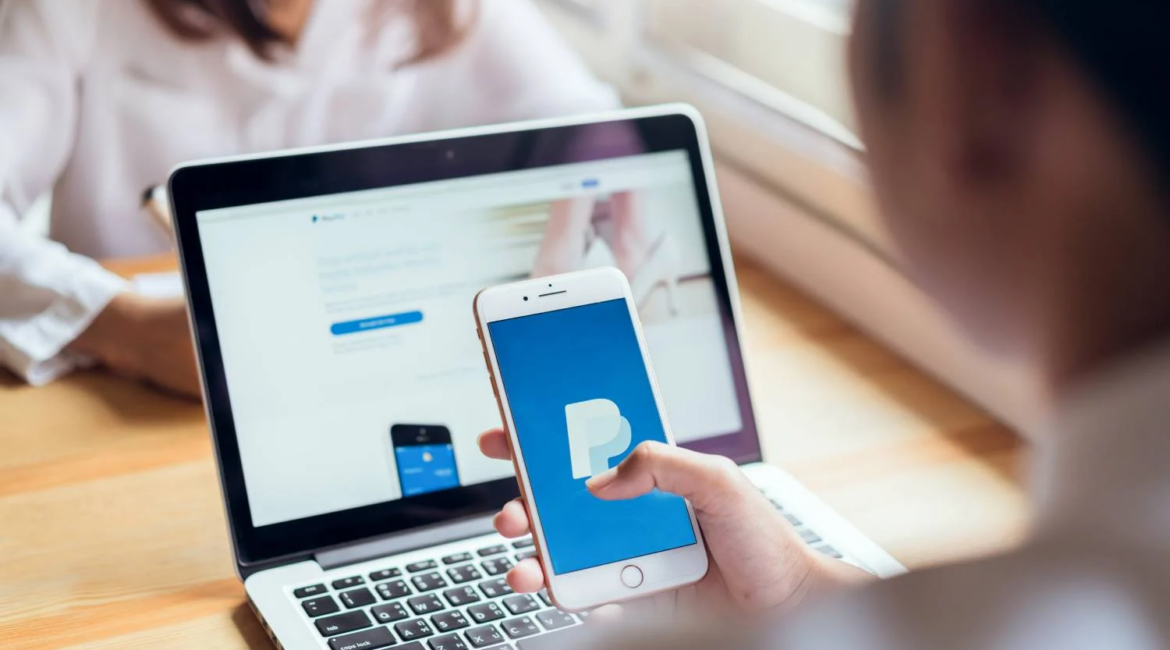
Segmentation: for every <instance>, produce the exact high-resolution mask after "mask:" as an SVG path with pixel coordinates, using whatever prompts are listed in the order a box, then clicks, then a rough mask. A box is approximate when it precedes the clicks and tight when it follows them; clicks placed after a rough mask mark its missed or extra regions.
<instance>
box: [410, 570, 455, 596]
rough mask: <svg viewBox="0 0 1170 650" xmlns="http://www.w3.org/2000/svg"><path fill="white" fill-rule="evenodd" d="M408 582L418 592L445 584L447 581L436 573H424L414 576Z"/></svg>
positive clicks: (444, 585)
mask: <svg viewBox="0 0 1170 650" xmlns="http://www.w3.org/2000/svg"><path fill="white" fill-rule="evenodd" d="M410 582H411V584H413V585H414V588H415V589H417V590H418V591H420V592H422V591H431V590H432V589H438V588H440V587H446V586H447V581H446V580H444V579H443V576H441V575H439V574H438V573H424V574H422V575H421V576H414V577H413V578H411V579H410Z"/></svg>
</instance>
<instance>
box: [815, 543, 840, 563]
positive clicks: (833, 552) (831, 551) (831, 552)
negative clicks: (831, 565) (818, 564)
mask: <svg viewBox="0 0 1170 650" xmlns="http://www.w3.org/2000/svg"><path fill="white" fill-rule="evenodd" d="M816 550H818V551H820V552H821V553H824V554H825V555H828V556H829V557H832V558H837V559H838V560H840V559H841V558H843V557H845V556H844V555H841V551H838V550H837V549H835V548H833V547H832V546H829V545H828V544H825V545H824V546H818V547H816Z"/></svg>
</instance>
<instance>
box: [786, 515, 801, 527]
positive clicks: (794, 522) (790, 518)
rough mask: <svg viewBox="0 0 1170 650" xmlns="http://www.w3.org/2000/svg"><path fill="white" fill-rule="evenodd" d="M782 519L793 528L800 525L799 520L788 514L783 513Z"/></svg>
mask: <svg viewBox="0 0 1170 650" xmlns="http://www.w3.org/2000/svg"><path fill="white" fill-rule="evenodd" d="M784 518H785V519H787V520H788V523H790V524H792V525H793V526H800V525H802V524H801V522H800V520H799V519H797V518H796V517H794V516H792V515H790V514H788V513H784Z"/></svg>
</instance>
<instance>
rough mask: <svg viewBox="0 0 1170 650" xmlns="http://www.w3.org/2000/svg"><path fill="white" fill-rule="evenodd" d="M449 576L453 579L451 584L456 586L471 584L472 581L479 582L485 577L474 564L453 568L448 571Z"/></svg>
mask: <svg viewBox="0 0 1170 650" xmlns="http://www.w3.org/2000/svg"><path fill="white" fill-rule="evenodd" d="M447 575H448V576H450V577H451V582H454V583H455V584H462V583H464V582H471V581H472V580H479V579H480V578H482V577H483V574H482V573H480V572H479V569H477V568H475V565H474V564H464V565H463V566H453V567H451V568H450V569H447Z"/></svg>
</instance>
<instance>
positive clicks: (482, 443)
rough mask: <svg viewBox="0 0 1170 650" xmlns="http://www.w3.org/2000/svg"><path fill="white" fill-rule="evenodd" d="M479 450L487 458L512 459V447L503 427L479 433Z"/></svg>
mask: <svg viewBox="0 0 1170 650" xmlns="http://www.w3.org/2000/svg"><path fill="white" fill-rule="evenodd" d="M479 450H480V451H481V452H483V455H484V456H487V457H488V458H494V459H496V460H512V447H511V445H510V444H509V443H508V434H507V433H506V432H505V431H504V430H503V429H491V430H490V431H484V432H483V433H481V434H479Z"/></svg>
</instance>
